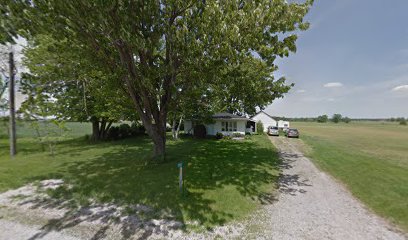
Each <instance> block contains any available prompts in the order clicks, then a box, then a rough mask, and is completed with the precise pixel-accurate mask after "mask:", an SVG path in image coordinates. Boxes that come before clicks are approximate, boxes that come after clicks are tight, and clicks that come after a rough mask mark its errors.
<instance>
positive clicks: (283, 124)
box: [278, 120, 290, 130]
mask: <svg viewBox="0 0 408 240" xmlns="http://www.w3.org/2000/svg"><path fill="white" fill-rule="evenodd" d="M289 127H290V125H289V122H288V121H283V120H279V121H278V128H279V129H283V130H286V129H288V128H289Z"/></svg>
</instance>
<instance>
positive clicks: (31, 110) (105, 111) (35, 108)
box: [20, 35, 136, 140]
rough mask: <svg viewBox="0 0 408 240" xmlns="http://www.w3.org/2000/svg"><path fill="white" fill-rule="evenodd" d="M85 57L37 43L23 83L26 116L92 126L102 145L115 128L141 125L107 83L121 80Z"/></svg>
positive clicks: (73, 49)
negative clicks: (123, 124) (131, 122)
mask: <svg viewBox="0 0 408 240" xmlns="http://www.w3.org/2000/svg"><path fill="white" fill-rule="evenodd" d="M83 51H84V49H83V48H81V47H78V46H76V45H73V44H72V43H69V42H68V41H66V40H65V39H63V40H59V41H57V40H55V39H53V38H51V37H49V36H47V35H37V36H36V37H35V39H33V40H31V41H30V43H29V46H28V47H27V48H26V49H25V52H24V53H25V57H24V65H25V66H26V67H27V68H28V70H29V74H24V75H23V78H22V81H21V88H20V89H21V91H22V93H24V94H25V95H26V96H27V100H26V101H25V102H24V103H23V104H22V109H21V110H22V111H23V112H25V113H26V114H27V115H28V116H33V115H36V114H38V113H39V112H41V115H44V114H45V115H46V116H49V117H56V118H57V119H61V120H69V121H81V122H83V121H90V122H91V123H92V139H93V140H101V139H105V138H106V137H107V132H108V130H109V128H110V126H111V125H112V123H113V122H116V121H118V120H136V114H135V112H134V111H132V109H133V108H131V105H132V103H131V101H129V98H126V97H124V96H123V94H122V93H121V91H120V90H119V89H117V87H114V86H111V85H110V83H111V81H108V80H107V79H109V78H114V77H115V75H114V74H112V73H111V72H109V71H106V69H105V68H104V66H100V65H98V61H93V59H92V58H89V55H90V54H87V53H86V52H83ZM44 111H47V112H44Z"/></svg>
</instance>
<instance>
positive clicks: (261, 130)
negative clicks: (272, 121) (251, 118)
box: [256, 121, 264, 134]
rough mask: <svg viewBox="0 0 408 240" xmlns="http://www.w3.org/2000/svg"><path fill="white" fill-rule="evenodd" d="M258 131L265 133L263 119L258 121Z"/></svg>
mask: <svg viewBox="0 0 408 240" xmlns="http://www.w3.org/2000/svg"><path fill="white" fill-rule="evenodd" d="M256 133H258V134H263V133H264V126H263V123H262V122H261V121H258V122H257V123H256Z"/></svg>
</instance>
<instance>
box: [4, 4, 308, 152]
mask: <svg viewBox="0 0 408 240" xmlns="http://www.w3.org/2000/svg"><path fill="white" fill-rule="evenodd" d="M4 1H5V2H6V4H5V5H4V7H3V8H2V12H1V13H2V17H3V20H1V22H0V26H1V30H5V31H6V32H7V34H5V35H4V34H3V35H4V36H2V37H1V39H2V40H4V39H9V36H14V35H16V34H17V33H19V34H23V35H24V36H26V37H27V38H32V37H35V36H37V35H39V34H45V35H47V36H50V37H51V38H52V39H55V40H57V41H65V40H66V41H67V42H68V44H72V45H73V46H77V47H79V48H80V49H81V51H80V52H81V53H86V55H87V56H88V57H89V58H91V59H92V61H93V62H97V64H96V65H101V66H105V68H106V72H110V74H112V75H113V76H115V77H105V78H104V80H103V82H104V83H105V82H108V83H109V85H111V86H115V88H114V90H120V91H122V92H123V93H124V95H126V96H127V98H128V99H130V100H131V101H132V103H133V107H134V109H135V111H136V112H137V114H138V116H139V117H140V119H141V120H142V122H143V125H144V126H145V127H146V130H147V133H148V134H149V135H150V137H151V138H152V140H153V142H154V146H155V147H154V153H155V155H156V156H163V155H164V152H165V142H166V135H165V129H166V122H167V116H168V114H169V112H172V111H173V112H177V111H175V110H176V107H175V106H177V104H176V103H177V102H180V101H181V102H183V101H185V100H186V99H192V100H193V101H192V102H193V103H194V102H195V104H192V105H197V104H199V101H201V100H202V98H205V99H208V104H207V108H208V109H213V110H218V109H226V110H228V111H231V112H241V113H244V112H248V113H252V112H254V111H255V109H256V107H259V108H263V107H265V106H266V105H268V104H269V103H271V102H272V101H273V100H274V99H275V98H278V97H282V95H283V94H284V93H286V92H287V91H288V90H289V88H290V85H287V84H286V83H285V79H284V78H280V79H275V78H274V76H273V73H274V71H276V70H277V66H276V65H275V64H274V62H275V59H276V58H277V57H287V56H288V55H289V53H290V52H294V51H296V45H295V41H296V39H297V35H296V33H297V31H299V30H306V29H307V27H308V23H306V22H304V21H303V18H304V16H305V14H306V13H307V12H308V10H309V8H310V6H311V4H312V1H311V0H307V1H306V2H305V3H288V2H287V1H285V0H275V1H269V0H261V1H232V0H230V1H193V0H190V1H180V0H170V1H160V0H158V1H138V0H132V1H83V0H72V1H58V0H33V1H26V0H13V1H11V0H3V2H4ZM67 57H68V56H67ZM69 58H71V57H69ZM71 60H72V59H71ZM95 87H96V88H97V87H98V86H95ZM184 90H185V91H188V92H187V93H182V92H183V91H184ZM178 92H180V94H178ZM188 105H189V104H188ZM188 105H185V106H188ZM187 108H188V107H187ZM183 111H184V110H183Z"/></svg>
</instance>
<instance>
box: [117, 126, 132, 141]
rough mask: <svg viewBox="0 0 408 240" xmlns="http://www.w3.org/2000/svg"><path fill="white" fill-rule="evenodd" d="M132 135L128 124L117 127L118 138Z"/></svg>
mask: <svg viewBox="0 0 408 240" xmlns="http://www.w3.org/2000/svg"><path fill="white" fill-rule="evenodd" d="M131 135H132V129H131V128H130V126H129V124H126V123H123V124H120V125H119V137H120V138H126V137H129V136H131Z"/></svg>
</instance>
